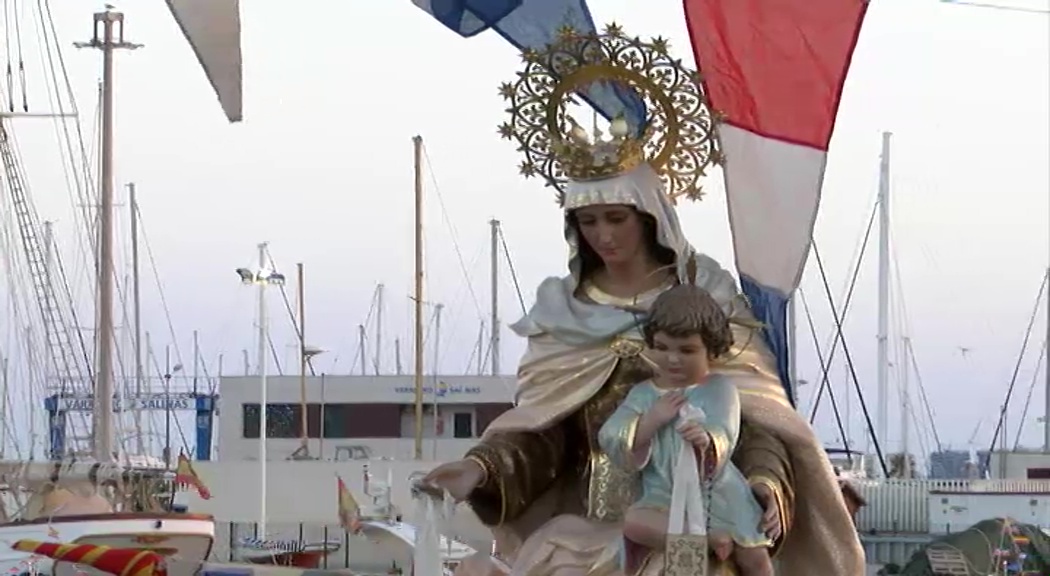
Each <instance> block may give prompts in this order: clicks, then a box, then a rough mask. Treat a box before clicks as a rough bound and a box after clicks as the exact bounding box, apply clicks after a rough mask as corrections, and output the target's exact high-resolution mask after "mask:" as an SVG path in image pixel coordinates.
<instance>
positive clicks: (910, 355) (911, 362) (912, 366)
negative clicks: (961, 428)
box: [890, 236, 943, 450]
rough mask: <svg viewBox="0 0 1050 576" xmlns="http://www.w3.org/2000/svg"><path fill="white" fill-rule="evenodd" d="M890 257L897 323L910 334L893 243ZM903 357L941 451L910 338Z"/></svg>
mask: <svg viewBox="0 0 1050 576" xmlns="http://www.w3.org/2000/svg"><path fill="white" fill-rule="evenodd" d="M894 238H896V236H894ZM890 257H891V258H892V259H893V268H894V270H895V271H896V274H895V275H894V280H895V283H896V284H897V295H898V298H897V307H898V308H899V310H898V313H899V314H900V318H899V321H900V323H901V325H902V326H901V328H903V331H904V333H905V334H911V316H910V315H909V314H908V305H907V301H906V300H905V298H904V281H903V280H901V277H902V276H903V274H902V273H901V266H900V259H899V258H898V254H897V250H896V242H894V246H893V249H892V250H891V252H890ZM904 355H905V358H904V360H903V362H901V364H903V366H902V372H903V371H905V370H911V371H912V372H913V373H914V374H915V380H916V384H917V385H918V388H919V396H920V400H921V402H922V404H923V406H924V408H925V409H926V416H927V417H928V418H929V419H930V421H929V427H930V432H932V433H933V438H934V442H935V443H936V445H937V450H943V445H942V444H941V438H940V433H938V432H937V420H936V418H934V414H933V408H932V405H931V404H930V401H929V398H928V396H927V394H926V386H925V384H924V383H923V380H922V373H921V372H920V371H919V364H918V362H916V361H915V347H914V346H912V344H911V338H908V339H907V341H906V343H905V344H904ZM905 376H906V375H905ZM909 404H910V399H909ZM916 427H917V428H919V429H923V428H925V426H923V427H919V425H918V423H916Z"/></svg>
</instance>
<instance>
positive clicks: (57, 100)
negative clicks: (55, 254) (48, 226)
mask: <svg viewBox="0 0 1050 576" xmlns="http://www.w3.org/2000/svg"><path fill="white" fill-rule="evenodd" d="M38 4H39V3H38ZM38 8H39V9H38V14H39V15H40V27H41V32H40V35H39V43H40V50H41V52H43V53H44V54H45V55H46V56H47V58H46V59H43V60H42V61H41V68H42V73H43V75H44V76H45V77H46V76H48V74H50V76H51V78H52V79H53V80H54V83H55V84H54V87H53V88H52V85H51V83H49V82H45V83H44V86H45V89H46V92H47V95H48V101H49V102H51V103H52V104H53V105H54V106H55V108H56V109H57V110H58V112H59V113H60V114H62V113H64V105H63V102H62V97H61V96H60V94H59V83H58V75H57V73H56V71H55V67H54V59H53V55H52V53H53V52H54V50H55V49H56V47H54V46H53V45H52V36H51V35H50V34H48V31H47V26H46V22H45V20H46V19H47V18H48V16H47V15H46V14H45V12H44V10H43V8H42V7H40V6H38ZM52 30H53V26H52ZM54 42H55V44H56V45H57V36H56V37H55V38H54ZM59 52H60V50H59ZM67 82H68V79H67ZM99 102H101V97H100V98H99ZM99 113H100V114H101V107H100V108H99ZM96 120H97V118H96ZM66 122H67V119H66V118H65V117H56V118H53V119H52V126H53V127H54V130H55V137H56V141H57V142H58V143H59V152H60V155H61V162H60V163H61V165H62V172H63V176H64V177H65V180H66V187H67V191H68V192H70V200H71V201H72V206H73V214H74V222H75V223H79V225H80V226H81V227H82V228H75V230H78V231H79V232H81V233H82V234H85V235H86V236H82V237H81V242H78V243H76V247H77V248H78V249H79V257H80V258H83V259H84V261H87V255H86V254H85V253H84V246H85V245H86V246H89V247H90V250H91V252H92V253H94V250H95V244H94V241H95V236H94V234H93V228H91V226H92V225H93V224H94V223H93V221H92V219H91V207H92V205H93V203H92V200H91V199H90V197H89V195H87V194H85V193H84V190H83V187H82V185H81V180H80V176H79V175H78V172H79V171H78V170H77V167H76V154H75V153H74V151H73V148H72V140H71V137H70V134H69V128H68V126H67V124H66ZM77 125H78V128H79V122H78V123H77ZM63 145H64V146H63ZM87 173H89V170H87V168H86V165H85V175H86V174H87ZM76 268H77V266H74V269H73V274H74V275H76V272H77V270H76Z"/></svg>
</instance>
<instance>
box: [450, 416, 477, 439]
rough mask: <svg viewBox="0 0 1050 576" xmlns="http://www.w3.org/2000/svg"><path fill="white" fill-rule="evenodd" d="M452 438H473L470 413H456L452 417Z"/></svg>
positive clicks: (472, 422)
mask: <svg viewBox="0 0 1050 576" xmlns="http://www.w3.org/2000/svg"><path fill="white" fill-rule="evenodd" d="M452 437H453V438H473V437H474V415H473V414H471V413H470V412H456V413H455V414H453V415H452Z"/></svg>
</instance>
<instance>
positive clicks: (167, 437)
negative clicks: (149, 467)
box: [164, 346, 182, 470]
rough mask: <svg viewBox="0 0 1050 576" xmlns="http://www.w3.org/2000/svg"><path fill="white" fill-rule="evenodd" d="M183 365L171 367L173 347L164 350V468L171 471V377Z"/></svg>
mask: <svg viewBox="0 0 1050 576" xmlns="http://www.w3.org/2000/svg"><path fill="white" fill-rule="evenodd" d="M181 371H182V364H176V365H175V366H172V365H171V347H170V346H167V347H165V348H164V468H165V469H167V470H171V375H172V374H175V373H178V372H181Z"/></svg>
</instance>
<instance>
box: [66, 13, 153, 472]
mask: <svg viewBox="0 0 1050 576" xmlns="http://www.w3.org/2000/svg"><path fill="white" fill-rule="evenodd" d="M94 24H95V26H94V37H93V38H92V39H91V41H90V42H81V43H77V44H76V46H77V47H78V48H94V49H97V50H101V51H102V150H101V160H102V161H101V168H100V176H101V181H102V182H101V184H102V185H101V190H100V192H99V207H98V211H99V213H98V237H99V242H98V246H99V248H98V250H99V253H98V301H97V305H98V313H97V318H98V329H97V331H96V334H97V338H98V376H97V378H96V380H95V395H94V396H95V402H94V412H93V418H92V435H93V438H92V440H93V445H94V453H95V454H94V455H95V459H96V460H98V461H99V462H113V461H114V458H115V457H114V453H113V448H114V428H113V348H114V346H113V337H114V332H113V257H114V249H113V52H114V51H115V50H117V49H135V48H139V47H140V46H139V45H137V44H131V43H128V42H125V41H124V14H122V13H120V12H115V11H113V10H106V11H105V12H96V13H95V15H94ZM117 25H119V30H115V29H116V28H117ZM100 28H101V36H100V34H99V32H100ZM114 32H116V34H114Z"/></svg>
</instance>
